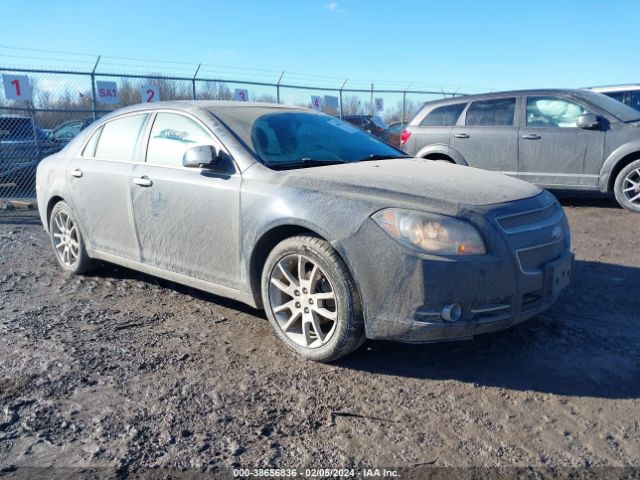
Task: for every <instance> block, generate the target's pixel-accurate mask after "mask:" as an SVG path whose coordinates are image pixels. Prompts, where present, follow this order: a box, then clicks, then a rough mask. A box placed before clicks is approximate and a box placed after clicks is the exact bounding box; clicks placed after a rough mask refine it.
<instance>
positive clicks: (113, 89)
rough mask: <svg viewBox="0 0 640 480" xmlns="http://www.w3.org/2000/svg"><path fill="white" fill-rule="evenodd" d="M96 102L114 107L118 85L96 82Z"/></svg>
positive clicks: (116, 100)
mask: <svg viewBox="0 0 640 480" xmlns="http://www.w3.org/2000/svg"><path fill="white" fill-rule="evenodd" d="M96 95H97V97H98V98H97V99H98V102H100V103H106V104H110V105H114V104H116V103H118V85H117V84H116V82H96Z"/></svg>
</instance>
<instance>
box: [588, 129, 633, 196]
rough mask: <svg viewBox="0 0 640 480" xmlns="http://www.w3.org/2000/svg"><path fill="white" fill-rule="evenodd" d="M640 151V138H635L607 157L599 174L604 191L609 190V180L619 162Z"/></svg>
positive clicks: (599, 184) (601, 187)
mask: <svg viewBox="0 0 640 480" xmlns="http://www.w3.org/2000/svg"><path fill="white" fill-rule="evenodd" d="M632 153H640V140H633V141H631V142H627V143H625V144H623V145H620V146H619V147H618V148H616V149H615V150H614V151H613V152H611V153H610V154H609V156H608V157H607V159H606V160H605V161H604V163H603V164H602V168H601V169H600V175H599V176H598V186H599V187H600V190H601V191H603V192H608V191H609V180H610V177H611V173H612V172H613V169H614V168H615V167H616V165H617V164H618V162H619V161H620V160H622V159H623V158H624V157H626V156H627V155H629V154H632Z"/></svg>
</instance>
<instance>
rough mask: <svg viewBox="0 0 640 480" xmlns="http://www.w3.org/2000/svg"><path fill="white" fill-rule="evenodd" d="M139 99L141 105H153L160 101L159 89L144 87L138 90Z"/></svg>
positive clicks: (150, 86) (149, 86)
mask: <svg viewBox="0 0 640 480" xmlns="http://www.w3.org/2000/svg"><path fill="white" fill-rule="evenodd" d="M140 98H141V99H142V103H153V102H159V101H160V89H159V88H158V87H156V86H155V85H144V86H143V87H142V88H140Z"/></svg>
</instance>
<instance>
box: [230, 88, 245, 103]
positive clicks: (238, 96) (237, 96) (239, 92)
mask: <svg viewBox="0 0 640 480" xmlns="http://www.w3.org/2000/svg"><path fill="white" fill-rule="evenodd" d="M233 99H234V100H235V101H237V102H248V101H249V92H248V91H247V90H245V89H244V88H236V89H235V90H234V91H233Z"/></svg>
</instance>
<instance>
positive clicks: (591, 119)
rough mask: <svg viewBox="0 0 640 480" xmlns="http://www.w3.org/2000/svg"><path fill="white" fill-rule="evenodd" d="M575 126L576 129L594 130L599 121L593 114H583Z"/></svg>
mask: <svg viewBox="0 0 640 480" xmlns="http://www.w3.org/2000/svg"><path fill="white" fill-rule="evenodd" d="M576 125H577V126H578V128H584V129H585V130H595V129H596V128H598V127H599V126H600V120H598V117H597V116H596V115H594V114H593V113H585V114H584V115H580V116H579V117H578V119H577V120H576Z"/></svg>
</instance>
